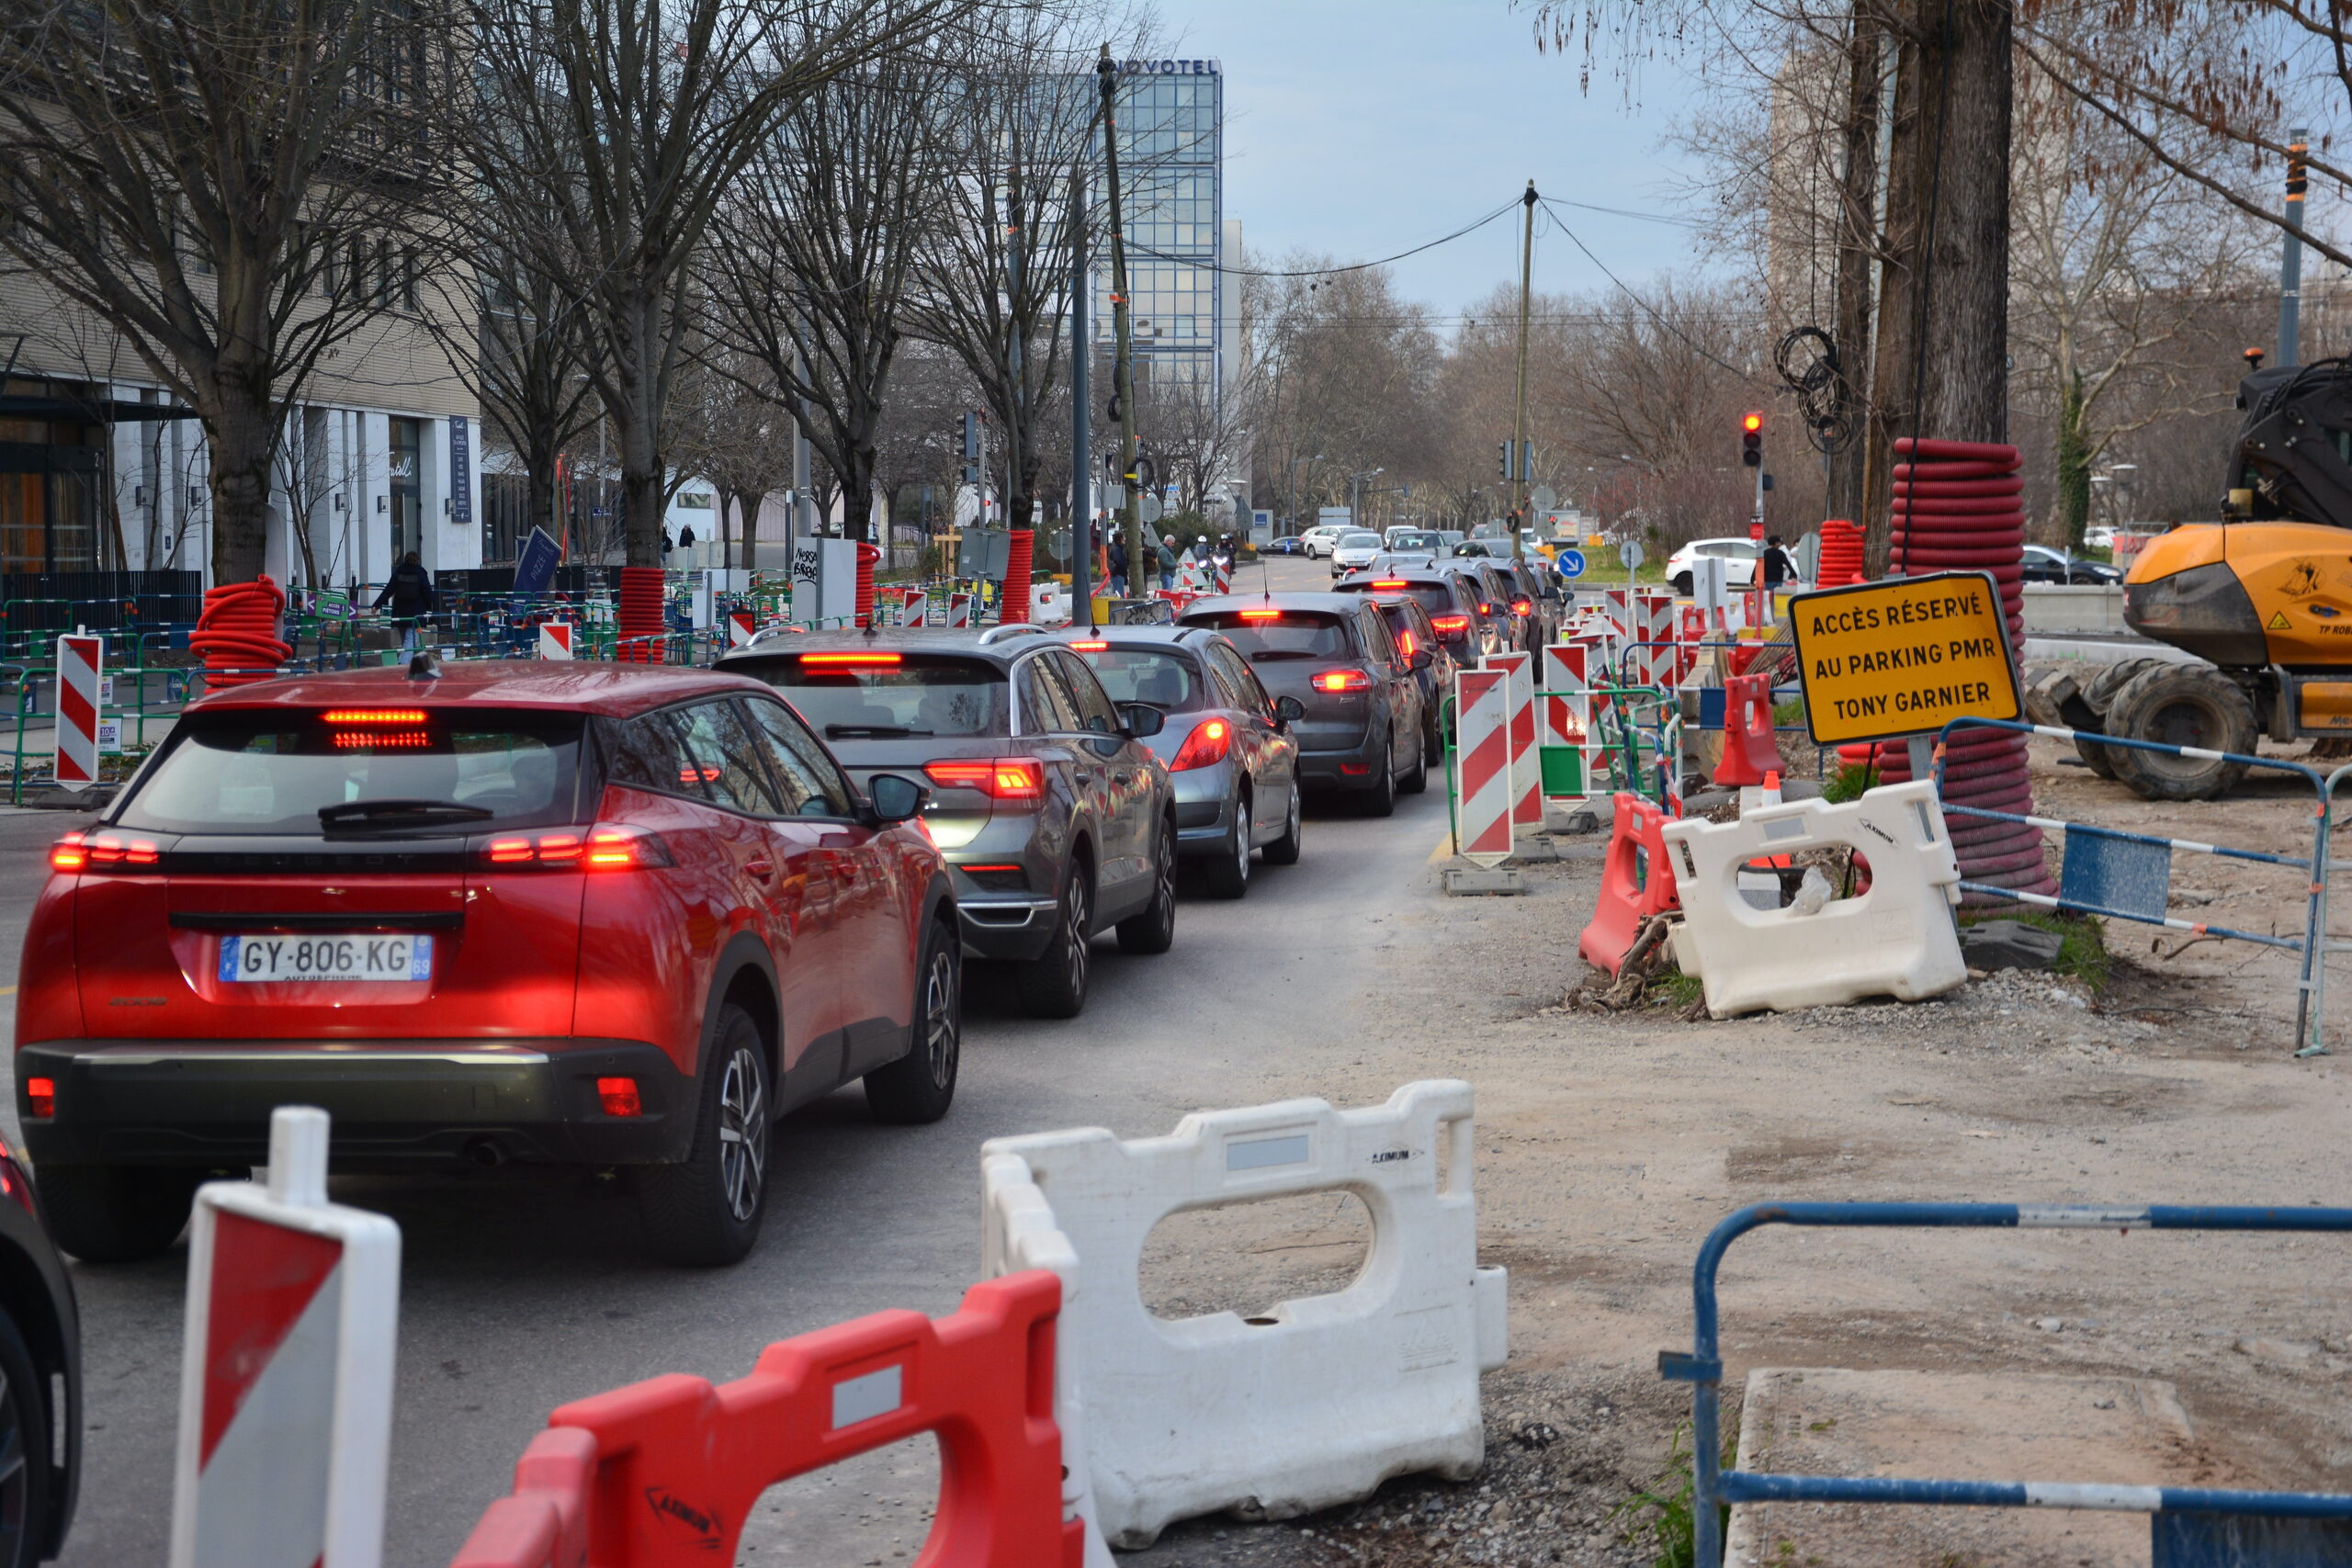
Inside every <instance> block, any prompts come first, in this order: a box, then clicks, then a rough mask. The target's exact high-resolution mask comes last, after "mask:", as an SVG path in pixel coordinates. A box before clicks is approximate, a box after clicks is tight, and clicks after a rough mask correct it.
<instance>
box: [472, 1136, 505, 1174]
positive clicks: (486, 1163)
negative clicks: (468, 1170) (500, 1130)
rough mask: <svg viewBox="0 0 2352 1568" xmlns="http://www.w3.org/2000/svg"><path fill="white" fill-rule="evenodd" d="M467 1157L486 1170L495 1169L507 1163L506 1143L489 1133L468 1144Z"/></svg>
mask: <svg viewBox="0 0 2352 1568" xmlns="http://www.w3.org/2000/svg"><path fill="white" fill-rule="evenodd" d="M466 1158H467V1159H469V1160H470V1161H472V1162H473V1163H474V1164H475V1165H478V1166H480V1167H481V1168H483V1169H484V1170H491V1169H494V1168H497V1167H499V1166H502V1165H504V1164H505V1163H506V1145H503V1144H502V1143H500V1142H499V1141H498V1140H497V1139H496V1138H492V1137H489V1136H487V1135H485V1136H482V1137H479V1138H476V1139H474V1140H473V1141H472V1142H470V1143H469V1144H468V1145H466Z"/></svg>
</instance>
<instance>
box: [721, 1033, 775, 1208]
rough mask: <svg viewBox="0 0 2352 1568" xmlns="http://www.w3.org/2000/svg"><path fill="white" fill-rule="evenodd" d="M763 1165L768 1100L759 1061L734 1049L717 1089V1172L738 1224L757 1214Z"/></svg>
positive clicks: (747, 1050) (743, 1048)
mask: <svg viewBox="0 0 2352 1568" xmlns="http://www.w3.org/2000/svg"><path fill="white" fill-rule="evenodd" d="M767 1164H768V1157H767V1097H766V1090H765V1089H764V1087H763V1085H762V1083H761V1081H760V1059H759V1057H758V1056H757V1055H755V1054H754V1053H753V1052H752V1049H751V1048H750V1047H749V1046H738V1047H737V1048H736V1051H735V1054H734V1055H732V1056H729V1058H728V1059H727V1077H726V1078H725V1079H724V1081H722V1082H721V1083H720V1084H719V1086H718V1168H719V1174H720V1176H721V1177H722V1178H723V1179H724V1183H725V1186H726V1190H727V1209H728V1212H729V1213H731V1214H733V1215H734V1216H735V1219H736V1220H737V1222H738V1223H741V1222H742V1221H744V1220H748V1219H750V1218H751V1217H752V1214H753V1213H756V1212H757V1211H758V1209H759V1206H760V1186H761V1183H762V1182H763V1181H764V1180H765V1179H766V1177H767Z"/></svg>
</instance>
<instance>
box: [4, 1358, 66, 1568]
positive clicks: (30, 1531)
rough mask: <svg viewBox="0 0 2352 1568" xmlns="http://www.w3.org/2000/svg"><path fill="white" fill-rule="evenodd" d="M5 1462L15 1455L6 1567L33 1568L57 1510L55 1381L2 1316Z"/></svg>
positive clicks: (8, 1478) (7, 1486) (8, 1479)
mask: <svg viewBox="0 0 2352 1568" xmlns="http://www.w3.org/2000/svg"><path fill="white" fill-rule="evenodd" d="M0 1379H5V1380H6V1383H5V1386H0V1461H5V1460H6V1457H8V1456H14V1458H15V1460H16V1462H15V1463H14V1464H8V1465H6V1475H5V1479H0V1568H33V1564H35V1563H36V1562H40V1560H41V1556H42V1551H41V1548H42V1545H43V1543H45V1542H46V1541H47V1540H48V1539H49V1532H50V1517H49V1516H50V1509H51V1506H53V1497H52V1488H51V1477H50V1453H51V1449H50V1443H51V1437H50V1434H51V1432H53V1431H54V1430H55V1429H56V1427H55V1421H54V1417H53V1416H52V1414H51V1410H50V1408H49V1391H50V1388H51V1383H50V1382H49V1380H48V1379H46V1378H44V1377H42V1376H41V1375H40V1365H39V1364H38V1363H37V1362H35V1361H34V1359H33V1353H32V1350H31V1349H30V1348H28V1346H27V1345H26V1343H25V1337H24V1335H23V1334H22V1333H21V1332H19V1331H18V1329H17V1325H16V1322H15V1320H14V1319H13V1318H11V1317H10V1316H9V1315H8V1314H6V1312H0Z"/></svg>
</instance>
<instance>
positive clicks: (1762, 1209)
mask: <svg viewBox="0 0 2352 1568" xmlns="http://www.w3.org/2000/svg"><path fill="white" fill-rule="evenodd" d="M1765 1225H1838V1226H1864V1227H1870V1228H1881V1229H1883V1228H1895V1227H1917V1228H1931V1229H1939V1230H1951V1229H1961V1228H1971V1227H1994V1228H2014V1229H2019V1230H2037V1229H2039V1230H2100V1231H2104V1230H2116V1231H2121V1232H2123V1233H2124V1234H2126V1235H2129V1234H2130V1233H2131V1232H2132V1231H2134V1230H2159V1231H2162V1230H2174V1231H2291V1232H2301V1233H2308V1232H2344V1231H2352V1209H2321V1208H2302V1207H2298V1206H2293V1205H2288V1204H2280V1205H2278V1206H2277V1207H2257V1206H2245V1207H2238V1206H2222V1205H2215V1206H2211V1207H2196V1206H2188V1205H2180V1204H2168V1203H2113V1204H2088V1203H1758V1204H1752V1205H1750V1206H1749V1207H1747V1208H1745V1209H1741V1210H1739V1211H1738V1212H1737V1213H1733V1214H1731V1215H1729V1216H1727V1217H1726V1218H1725V1219H1724V1220H1723V1221H1722V1222H1721V1223H1720V1224H1717V1225H1716V1226H1715V1228H1714V1229H1713V1231H1712V1232H1710V1233H1709V1234H1708V1236H1707V1239H1706V1241H1705V1242H1704V1243H1702V1245H1701V1246H1700V1248H1699V1258H1698V1264H1697V1266H1696V1267H1695V1268H1694V1269H1692V1270H1691V1322H1692V1325H1693V1327H1692V1332H1691V1353H1690V1354H1689V1355H1687V1356H1686V1355H1683V1354H1682V1353H1680V1352H1679V1351H1674V1350H1665V1351H1660V1352H1659V1354H1658V1359H1657V1368H1658V1373H1659V1375H1660V1376H1661V1377H1664V1378H1665V1379H1666V1380H1667V1381H1668V1382H1687V1383H1689V1384H1691V1453H1692V1486H1693V1491H1694V1492H1695V1494H1696V1497H1695V1501H1694V1502H1693V1504H1692V1507H1691V1512H1692V1514H1693V1515H1694V1516H1695V1521H1694V1523H1695V1531H1694V1545H1695V1547H1696V1550H1695V1551H1694V1552H1693V1553H1692V1559H1691V1560H1692V1562H1694V1563H1695V1564H1696V1568H1722V1565H1723V1560H1724V1559H1723V1537H1722V1528H1721V1515H1720V1513H1719V1511H1718V1510H1719V1508H1720V1507H1721V1506H1724V1505H1727V1504H1733V1503H1762V1502H1790V1503H1914V1504H1940V1505H1965V1506H1975V1507H1992V1508H2000V1507H2024V1506H2039V1507H2050V1508H2107V1509H2120V1510H2125V1511H2130V1512H2143V1513H2202V1514H2231V1515H2245V1516H2253V1517H2271V1518H2279V1517H2300V1518H2337V1519H2352V1495H2343V1494H2335V1493H2313V1492H2245V1491H2236V1490H2228V1489H2223V1488H2219V1487H2187V1486H2113V1485H2080V1484H2067V1483H2037V1482H2002V1481H1930V1480H1913V1479H1910V1478H1907V1477H1894V1476H1826V1475H1787V1474H1775V1473H1770V1472H1750V1471H1741V1470H1724V1469H1723V1468H1722V1464H1723V1461H1722V1454H1723V1435H1722V1417H1723V1388H1722V1384H1723V1373H1724V1367H1723V1342H1722V1337H1721V1329H1720V1324H1719V1314H1718V1312H1717V1302H1716V1284H1715V1279H1716V1275H1717V1274H1718V1273H1719V1272H1720V1271H1721V1270H1722V1268H1723V1260H1724V1253H1725V1252H1727V1251H1729V1250H1730V1247H1731V1244H1732V1243H1733V1242H1735V1241H1737V1240H1738V1239H1739V1238H1740V1237H1741V1236H1743V1235H1747V1233H1748V1232H1749V1231H1752V1230H1757V1229H1759V1228H1761V1227H1762V1226H1765ZM2249 1561H2250V1560H2249Z"/></svg>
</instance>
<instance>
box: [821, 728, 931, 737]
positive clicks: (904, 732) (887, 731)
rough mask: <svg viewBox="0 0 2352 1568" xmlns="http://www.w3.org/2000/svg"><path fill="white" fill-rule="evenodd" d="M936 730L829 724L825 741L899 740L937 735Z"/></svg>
mask: <svg viewBox="0 0 2352 1568" xmlns="http://www.w3.org/2000/svg"><path fill="white" fill-rule="evenodd" d="M938 733H939V732H938V731H937V730H935V729H910V728H907V726H905V725H903V724H829V725H827V726H825V739H828V740H842V739H849V738H851V737H858V738H861V739H866V740H899V739H905V738H906V737H908V736H911V735H936V734H938Z"/></svg>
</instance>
